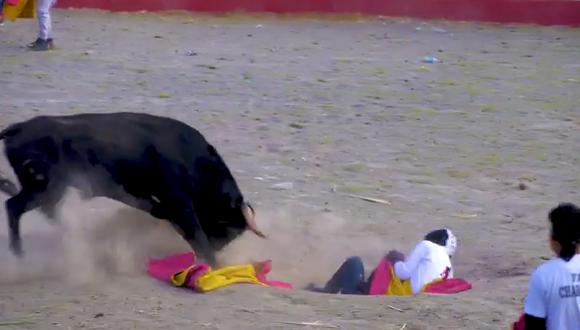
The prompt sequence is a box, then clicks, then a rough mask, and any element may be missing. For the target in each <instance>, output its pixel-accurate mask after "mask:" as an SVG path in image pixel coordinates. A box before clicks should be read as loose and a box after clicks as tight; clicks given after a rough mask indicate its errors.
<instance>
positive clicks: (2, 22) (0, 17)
mask: <svg viewBox="0 0 580 330" xmlns="http://www.w3.org/2000/svg"><path fill="white" fill-rule="evenodd" d="M0 9H1V8H0ZM3 25H4V16H2V15H0V26H3Z"/></svg>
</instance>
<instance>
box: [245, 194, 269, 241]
mask: <svg viewBox="0 0 580 330" xmlns="http://www.w3.org/2000/svg"><path fill="white" fill-rule="evenodd" d="M242 213H243V214H244V218H245V219H246V224H247V225H248V229H250V230H251V231H252V232H253V233H254V234H256V235H258V236H260V237H262V238H266V235H264V233H262V231H260V230H259V229H258V226H257V225H256V212H255V211H254V208H253V207H252V206H251V205H250V204H249V203H244V204H243V205H242Z"/></svg>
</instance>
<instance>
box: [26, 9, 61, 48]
mask: <svg viewBox="0 0 580 330" xmlns="http://www.w3.org/2000/svg"><path fill="white" fill-rule="evenodd" d="M29 1H31V0H29ZM55 3H56V0H37V7H36V15H37V16H38V38H37V39H36V40H35V41H34V42H32V43H30V44H28V45H27V47H28V49H30V50H34V51H46V50H50V49H52V48H53V47H54V45H53V43H52V38H50V34H51V31H52V21H51V18H50V8H52V6H53V5H54V4H55Z"/></svg>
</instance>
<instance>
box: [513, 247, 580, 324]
mask: <svg viewBox="0 0 580 330" xmlns="http://www.w3.org/2000/svg"><path fill="white" fill-rule="evenodd" d="M524 311H525V313H526V314H528V315H531V316H535V317H539V318H545V319H546V325H547V328H548V330H578V329H580V255H578V254H577V255H575V256H574V257H573V258H572V259H570V261H568V262H566V261H564V260H562V259H560V258H555V259H552V260H550V261H548V262H546V263H544V264H543V265H541V266H539V267H538V268H537V269H536V270H535V271H534V273H533V274H532V278H531V280H530V286H529V288H528V295H527V297H526V305H525V309H524Z"/></svg>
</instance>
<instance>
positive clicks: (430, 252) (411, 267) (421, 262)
mask: <svg viewBox="0 0 580 330" xmlns="http://www.w3.org/2000/svg"><path fill="white" fill-rule="evenodd" d="M395 275H397V277H398V278H400V279H401V280H407V279H409V278H410V279H411V288H412V289H413V294H417V293H419V291H420V290H421V288H423V286H424V285H425V284H427V283H430V282H432V281H434V280H438V279H444V278H453V268H452V267H451V259H450V258H449V255H447V250H446V248H445V247H444V246H441V245H438V244H435V243H433V242H430V241H425V240H423V241H421V242H419V244H417V246H415V248H414V249H413V251H411V254H409V256H408V257H407V258H405V261H398V262H396V263H395Z"/></svg>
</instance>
